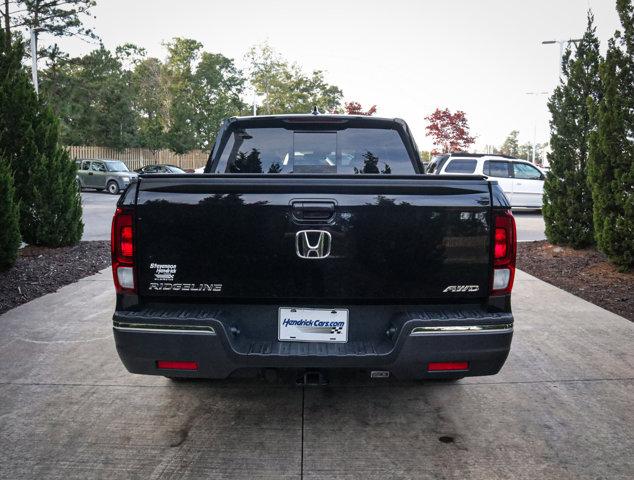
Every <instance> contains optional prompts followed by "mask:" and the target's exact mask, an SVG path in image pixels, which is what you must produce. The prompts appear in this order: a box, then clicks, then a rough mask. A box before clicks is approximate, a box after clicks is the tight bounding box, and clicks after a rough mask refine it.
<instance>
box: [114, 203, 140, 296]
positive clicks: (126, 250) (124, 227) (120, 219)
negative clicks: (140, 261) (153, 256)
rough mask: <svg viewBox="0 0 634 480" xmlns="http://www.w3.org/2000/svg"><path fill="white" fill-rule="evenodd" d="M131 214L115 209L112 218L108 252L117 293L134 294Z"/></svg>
mask: <svg viewBox="0 0 634 480" xmlns="http://www.w3.org/2000/svg"><path fill="white" fill-rule="evenodd" d="M132 223H133V216H132V212H130V211H127V210H124V209H122V208H117V210H116V211H115V213H114V217H112V231H111V234H110V251H111V252H112V275H113V277H114V286H115V289H116V290H117V293H123V292H133V293H134V292H135V291H136V279H135V271H134V228H133V225H132Z"/></svg>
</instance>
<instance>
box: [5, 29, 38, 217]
mask: <svg viewBox="0 0 634 480" xmlns="http://www.w3.org/2000/svg"><path fill="white" fill-rule="evenodd" d="M23 56H24V45H23V44H21V43H20V42H18V41H16V42H14V43H13V44H7V43H6V41H5V37H4V36H3V35H0V154H1V155H3V156H4V157H5V159H6V160H7V161H8V162H9V165H10V166H11V170H12V172H13V181H14V185H15V194H16V200H17V203H19V205H20V218H21V219H22V216H23V212H25V211H26V209H28V205H29V204H30V201H29V199H28V198H27V197H29V196H30V193H31V191H32V187H31V186H30V182H31V172H32V164H33V161H34V157H33V152H34V151H35V150H36V146H35V144H34V133H33V123H34V121H35V120H36V119H37V111H38V99H37V95H36V94H35V90H34V89H33V86H32V85H31V83H30V81H29V76H28V74H27V73H26V72H25V70H24V68H23V66H22V58H23ZM20 223H22V222H20Z"/></svg>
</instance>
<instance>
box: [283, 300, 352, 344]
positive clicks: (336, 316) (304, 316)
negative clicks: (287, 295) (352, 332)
mask: <svg viewBox="0 0 634 480" xmlns="http://www.w3.org/2000/svg"><path fill="white" fill-rule="evenodd" d="M277 337H278V339H279V340H290V341H295V342H344V343H345V342H347V341H348V310H346V309H342V308H331V309H320V308H280V310H279V328H278V336H277Z"/></svg>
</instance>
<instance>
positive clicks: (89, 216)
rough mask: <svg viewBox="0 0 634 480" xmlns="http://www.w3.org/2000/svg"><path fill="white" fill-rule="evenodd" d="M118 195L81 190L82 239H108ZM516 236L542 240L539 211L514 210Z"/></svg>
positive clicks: (541, 224) (542, 231)
mask: <svg viewBox="0 0 634 480" xmlns="http://www.w3.org/2000/svg"><path fill="white" fill-rule="evenodd" d="M118 199H119V196H118V195H110V194H109V193H107V192H93V191H90V190H87V191H85V192H82V194H81V200H82V205H83V207H84V235H83V237H82V240H108V239H110V222H111V221H112V214H113V213H114V209H115V206H116V204H117V200H118ZM514 215H515V220H516V222H517V237H518V239H519V241H520V242H527V241H532V240H544V239H545V238H546V237H545V235H544V219H543V218H542V216H541V213H538V212H534V211H515V212H514Z"/></svg>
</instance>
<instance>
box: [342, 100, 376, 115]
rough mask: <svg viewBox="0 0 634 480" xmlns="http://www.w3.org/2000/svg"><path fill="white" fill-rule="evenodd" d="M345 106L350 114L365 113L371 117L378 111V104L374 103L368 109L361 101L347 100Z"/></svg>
mask: <svg viewBox="0 0 634 480" xmlns="http://www.w3.org/2000/svg"><path fill="white" fill-rule="evenodd" d="M343 108H344V110H345V111H346V113H347V114H348V115H363V116H366V117H371V116H372V115H374V114H375V113H376V105H372V106H371V107H370V108H368V109H367V110H364V109H363V107H362V106H361V104H360V103H359V102H346V103H345V104H344V105H343Z"/></svg>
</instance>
